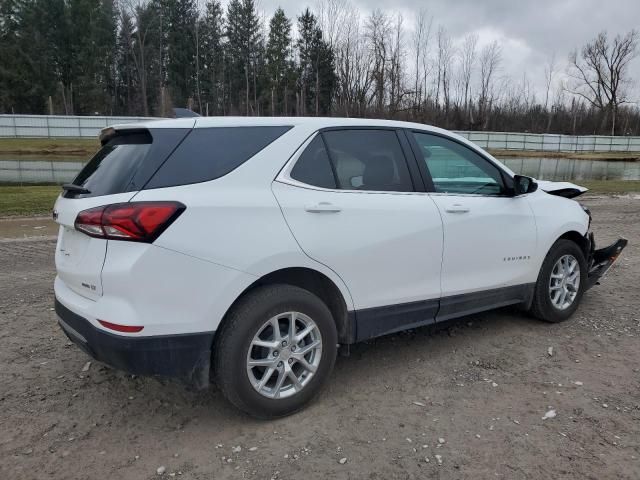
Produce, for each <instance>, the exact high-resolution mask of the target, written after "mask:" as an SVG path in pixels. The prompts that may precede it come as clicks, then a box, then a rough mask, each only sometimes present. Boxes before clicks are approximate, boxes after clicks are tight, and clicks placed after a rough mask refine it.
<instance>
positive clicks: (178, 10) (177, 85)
mask: <svg viewBox="0 0 640 480" xmlns="http://www.w3.org/2000/svg"><path fill="white" fill-rule="evenodd" d="M160 8H161V10H160V11H161V16H162V40H163V45H162V46H163V66H164V67H165V75H166V78H165V81H166V85H167V87H168V90H169V95H170V98H171V99H172V101H173V102H174V104H175V105H176V106H180V107H187V106H188V104H189V101H190V100H192V99H193V95H194V92H195V78H196V72H195V65H196V36H195V31H196V21H197V18H198V11H197V8H196V3H195V0H160Z"/></svg>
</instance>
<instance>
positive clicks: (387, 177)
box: [322, 129, 414, 192]
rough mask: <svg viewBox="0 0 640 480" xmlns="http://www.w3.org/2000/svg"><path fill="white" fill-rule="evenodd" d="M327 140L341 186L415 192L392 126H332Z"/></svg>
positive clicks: (370, 189)
mask: <svg viewBox="0 0 640 480" xmlns="http://www.w3.org/2000/svg"><path fill="white" fill-rule="evenodd" d="M322 135H323V137H324V140H325V142H326V145H327V148H328V149H329V158H330V159H331V161H332V162H333V170H334V172H335V176H336V184H337V185H338V188H340V189H342V190H368V191H390V192H412V191H414V189H413V184H412V182H411V176H410V175H409V169H408V167H407V162H406V159H405V157H404V153H403V151H402V147H401V146H400V142H399V140H398V137H397V135H396V132H395V131H393V130H376V129H365V130H357V129H354V130H330V131H327V132H324V133H323V134H322Z"/></svg>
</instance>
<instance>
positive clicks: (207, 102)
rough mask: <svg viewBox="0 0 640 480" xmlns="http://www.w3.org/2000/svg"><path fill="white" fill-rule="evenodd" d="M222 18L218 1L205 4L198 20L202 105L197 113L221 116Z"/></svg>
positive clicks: (222, 89) (222, 94)
mask: <svg viewBox="0 0 640 480" xmlns="http://www.w3.org/2000/svg"><path fill="white" fill-rule="evenodd" d="M223 36H224V19H223V17H222V5H221V4H220V1H219V0H211V1H209V2H208V3H207V5H206V9H205V13H204V16H203V17H202V18H201V19H200V20H199V21H198V64H199V69H200V72H199V83H200V91H201V95H200V96H201V100H199V102H200V103H202V105H201V106H200V113H202V114H211V115H220V114H223V113H224V109H223V108H224V98H225V90H224V86H225V83H224V82H225V80H224V64H223V62H224V51H223V43H222V42H223Z"/></svg>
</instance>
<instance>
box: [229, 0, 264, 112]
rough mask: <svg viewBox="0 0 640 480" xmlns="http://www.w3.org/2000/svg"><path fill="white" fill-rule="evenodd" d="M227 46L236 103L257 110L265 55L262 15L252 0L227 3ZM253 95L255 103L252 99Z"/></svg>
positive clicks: (231, 94) (231, 84) (231, 95)
mask: <svg viewBox="0 0 640 480" xmlns="http://www.w3.org/2000/svg"><path fill="white" fill-rule="evenodd" d="M227 50H228V53H229V75H228V83H229V92H230V100H231V102H233V99H234V98H233V94H234V93H235V92H237V94H236V96H235V100H236V102H237V103H236V106H237V107H238V110H240V106H241V105H242V103H244V109H242V110H244V112H245V113H246V115H249V114H250V113H258V112H257V110H258V105H257V101H256V100H257V91H256V86H257V77H258V74H259V72H258V67H259V59H260V58H262V57H263V51H262V50H263V45H262V35H261V32H260V19H259V18H258V13H257V12H256V7H255V4H254V1H253V0H231V1H230V2H229V6H228V7H227ZM252 99H253V104H252V101H251V100H252Z"/></svg>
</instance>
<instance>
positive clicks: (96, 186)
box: [64, 132, 152, 197]
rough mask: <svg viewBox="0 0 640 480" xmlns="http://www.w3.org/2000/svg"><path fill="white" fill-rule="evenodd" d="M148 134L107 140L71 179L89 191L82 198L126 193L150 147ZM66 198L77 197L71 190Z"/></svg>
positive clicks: (135, 134) (67, 192)
mask: <svg viewBox="0 0 640 480" xmlns="http://www.w3.org/2000/svg"><path fill="white" fill-rule="evenodd" d="M151 143H152V138H151V135H150V134H149V133H148V132H143V133H133V134H121V135H118V136H116V137H114V138H112V139H111V140H109V141H108V142H107V143H106V144H105V145H104V146H103V147H102V148H101V149H100V150H98V152H97V153H96V154H95V155H94V156H93V158H91V160H89V162H88V163H87V164H86V165H85V166H84V168H83V169H82V170H81V171H80V173H79V174H78V176H77V177H76V178H75V179H74V180H73V183H74V184H75V185H79V186H81V187H84V188H86V189H87V190H89V192H90V193H89V194H83V195H82V196H84V197H89V196H91V197H95V196H100V195H110V194H114V193H122V192H126V191H128V189H127V187H128V185H129V182H130V181H131V179H132V177H133V176H134V174H135V173H136V171H137V170H138V169H139V168H140V165H141V164H142V163H143V162H144V160H145V158H146V157H147V153H148V152H149V149H150V148H151ZM64 196H65V197H75V196H79V195H78V194H76V193H74V191H73V190H69V191H66V192H65V193H64Z"/></svg>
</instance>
